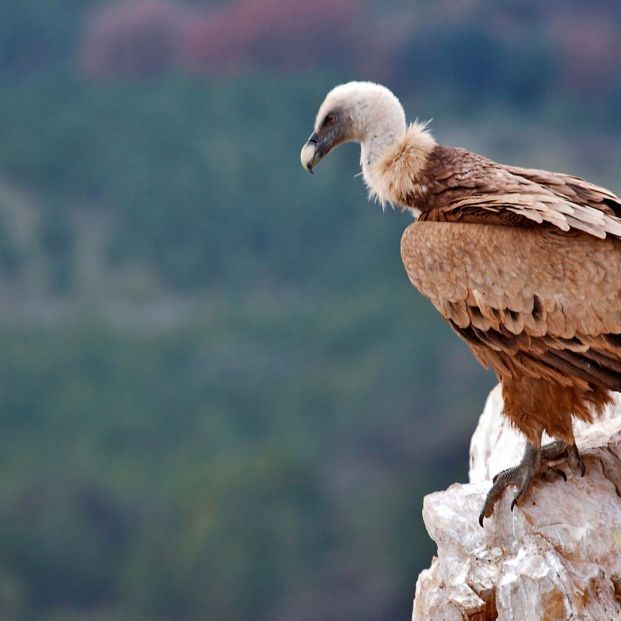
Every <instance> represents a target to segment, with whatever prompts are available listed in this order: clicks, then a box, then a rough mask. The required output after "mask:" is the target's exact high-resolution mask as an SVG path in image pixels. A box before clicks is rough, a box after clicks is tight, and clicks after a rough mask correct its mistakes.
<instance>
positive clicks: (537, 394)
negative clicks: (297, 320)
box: [312, 85, 621, 523]
mask: <svg viewBox="0 0 621 621" xmlns="http://www.w3.org/2000/svg"><path fill="white" fill-rule="evenodd" d="M347 86H349V87H350V88H351V86H350V85H347ZM338 88H341V87H337V89H335V91H336V90H338ZM353 90H356V89H353ZM358 91H359V92H363V93H365V94H364V95H360V96H359V101H358V103H356V104H355V105H352V107H351V109H352V110H354V111H355V110H356V109H357V107H360V108H362V109H365V108H366V107H368V106H365V105H361V104H360V100H362V101H363V102H364V101H365V97H366V99H367V100H368V99H369V98H371V99H372V100H373V101H375V99H374V97H375V96H374V95H370V94H369V92H365V89H364V88H363V87H359V88H358ZM358 91H357V92H358ZM353 99H354V100H355V98H353ZM386 101H389V100H388V99H387V100H386ZM386 105H387V106H389V107H390V106H392V105H393V103H392V100H390V103H387V104H386ZM331 107H332V106H331V95H329V96H328V97H327V98H326V101H325V102H324V104H323V106H322V108H321V109H320V115H319V116H318V126H317V130H316V134H314V135H316V136H318V139H319V140H321V131H322V126H321V115H322V114H324V113H326V111H329V110H330V109H331ZM343 107H344V104H343V101H342V97H341V98H339V107H338V110H339V112H340V111H342V110H343ZM322 111H323V112H322ZM393 112H394V111H393ZM395 115H396V113H395ZM344 116H346V119H351V118H353V119H355V123H354V122H352V121H351V120H346V119H345V120H344V121H343V123H344V124H345V126H346V130H345V134H346V135H347V138H348V139H354V140H356V139H358V140H359V141H360V142H361V143H362V150H363V158H362V164H363V172H364V176H365V180H366V182H367V185H368V186H369V188H370V193H371V195H372V196H374V197H376V198H378V199H379V200H380V201H381V202H382V203H383V202H384V201H389V202H391V203H395V204H398V205H400V206H402V207H404V208H409V209H412V210H413V211H414V212H415V213H417V214H418V216H419V217H418V221H417V222H416V223H414V224H412V225H410V226H409V227H408V228H407V229H406V230H405V232H404V234H403V238H402V240H401V256H402V258H403V263H404V266H405V269H406V271H407V274H408V277H409V279H410V280H411V282H412V284H413V285H414V286H415V287H416V288H417V289H418V290H419V291H420V292H421V293H422V294H423V295H425V296H426V297H427V298H429V300H430V301H431V302H432V304H433V305H434V306H435V307H436V308H437V309H438V311H439V312H440V313H441V314H442V316H443V317H444V318H445V319H446V320H447V321H448V322H449V323H450V325H451V327H452V328H453V329H454V330H455V332H457V334H458V335H459V336H460V337H461V338H462V339H463V340H464V341H465V342H466V343H467V344H468V346H469V347H470V349H471V350H472V351H473V353H474V355H475V356H476V358H477V359H478V360H479V361H480V362H481V363H482V364H483V365H484V366H485V367H489V368H491V369H493V371H494V372H495V373H496V375H497V376H498V379H499V380H500V382H501V383H502V389H503V398H504V415H505V416H507V417H508V418H509V420H510V421H511V423H512V424H513V425H514V426H515V427H516V428H517V429H518V430H519V431H521V432H522V433H523V434H524V436H525V437H526V439H527V451H526V453H525V457H524V460H523V462H522V463H521V464H520V466H519V467H517V468H513V469H510V470H509V471H505V472H504V473H501V476H500V479H499V480H498V481H496V482H495V484H494V486H493V487H492V490H491V492H490V494H489V495H488V499H487V501H486V504H485V507H484V509H483V512H482V515H481V518H480V519H481V523H482V519H483V517H484V516H486V517H488V516H489V515H491V513H492V511H493V506H494V503H495V501H496V500H497V498H498V496H499V495H500V493H501V492H502V490H503V489H504V488H505V487H506V485H508V484H515V485H516V486H517V487H518V493H517V495H516V499H515V500H517V499H518V498H520V497H521V496H522V495H523V494H525V493H526V492H527V491H528V490H529V489H530V486H531V484H532V480H533V478H534V477H535V476H536V475H541V474H543V475H549V474H550V469H549V468H548V466H547V465H546V464H545V463H544V462H545V460H546V459H547V458H548V457H558V456H559V455H560V454H561V453H564V454H565V455H566V457H567V458H568V459H569V461H570V463H574V464H580V465H581V462H580V460H579V457H578V454H577V450H576V449H575V444H574V437H573V432H572V417H574V416H575V417H577V418H580V419H582V420H585V421H588V422H591V421H592V420H593V416H594V415H597V414H599V413H600V412H601V411H602V408H603V407H604V406H605V405H606V404H608V403H609V402H610V396H609V391H612V390H614V391H621V198H619V197H618V196H616V195H615V194H613V193H612V192H610V191H609V190H606V189H604V188H600V187H598V186H596V185H593V184H591V183H589V182H587V181H584V180H583V179H580V178H579V177H573V176H570V175H564V174H560V173H551V172H547V171H543V170H531V169H526V168H519V167H515V166H506V165H503V164H498V163H496V162H493V161H491V160H489V159H487V158H485V157H482V156H480V155H477V154H475V153H471V152H468V151H466V150H463V149H459V148H454V147H447V146H440V145H436V143H435V141H434V140H433V138H432V137H431V136H430V134H429V133H428V132H427V131H426V130H425V128H424V126H421V125H416V124H415V125H411V126H410V127H409V128H407V129H406V128H405V127H404V128H403V129H400V127H399V122H398V121H395V122H394V123H392V125H391V126H390V133H391V135H392V134H396V136H397V137H396V138H394V139H392V140H384V141H383V144H382V148H375V149H374V148H373V141H372V140H370V139H369V138H368V135H369V131H368V130H367V132H366V133H365V132H364V131H360V130H359V132H360V133H359V135H353V137H351V134H355V132H352V129H351V128H352V127H353V126H355V127H358V126H362V127H365V126H364V123H362V122H361V121H360V119H358V118H357V116H356V113H355V112H350V113H349V114H348V115H344ZM395 118H396V116H395ZM372 136H373V139H376V138H377V132H375V133H372ZM365 140H366V142H367V143H370V144H366V143H365ZM341 141H342V140H341ZM380 142H381V141H377V140H376V143H377V144H379V143H380ZM365 145H366V146H365ZM365 149H366V151H365ZM324 151H325V152H328V151H329V148H328V149H326V148H325V146H324ZM365 152H366V153H367V154H369V153H370V154H371V155H369V156H367V157H366V158H365ZM312 163H313V164H314V163H316V162H312ZM543 431H545V432H547V433H548V434H549V435H550V436H552V437H554V438H557V439H558V440H559V441H561V442H562V443H563V444H560V443H557V445H558V446H557V448H558V447H559V446H560V447H561V448H560V449H558V450H557V448H554V449H549V448H548V449H545V450H543V451H542V450H541V435H542V432H543ZM514 502H515V501H514Z"/></svg>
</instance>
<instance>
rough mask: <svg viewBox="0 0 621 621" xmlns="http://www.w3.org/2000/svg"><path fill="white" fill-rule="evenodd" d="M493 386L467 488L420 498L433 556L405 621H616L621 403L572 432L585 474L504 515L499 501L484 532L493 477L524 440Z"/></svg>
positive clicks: (620, 563) (619, 604)
mask: <svg viewBox="0 0 621 621" xmlns="http://www.w3.org/2000/svg"><path fill="white" fill-rule="evenodd" d="M501 409H502V398H501V395H500V390H499V387H497V388H495V389H494V390H493V391H492V392H491V394H490V396H489V398H488V401H487V404H486V406H485V411H484V412H483V414H482V415H481V418H480V420H479V424H478V426H477V429H476V431H475V433H474V435H473V437H472V442H471V447H470V483H469V484H466V485H462V484H455V485H452V486H451V487H449V488H448V489H447V490H446V491H443V492H436V493H433V494H430V495H428V496H426V497H425V500H424V503H423V518H424V521H425V525H426V527H427V530H428V532H429V535H430V536H431V538H432V539H433V540H434V541H435V542H436V544H437V546H438V555H437V557H434V559H433V561H432V563H431V567H430V568H429V569H426V570H424V571H423V572H421V574H420V576H419V578H418V582H417V584H416V595H415V599H414V613H413V617H412V619H413V621H423V620H424V621H430V620H431V621H464V620H472V621H492V620H494V619H498V620H499V621H565V620H568V619H571V620H575V621H583V620H584V621H587V620H588V621H596V620H597V621H600V620H601V621H617V620H621V399H619V398H617V401H616V406H615V407H612V408H610V409H609V410H608V411H607V412H606V414H605V415H604V416H603V417H602V418H601V419H599V420H598V421H597V422H596V423H595V424H593V425H588V426H587V425H584V424H580V423H576V425H575V434H576V442H577V444H578V448H579V449H580V451H581V455H582V457H583V460H584V463H585V465H586V475H585V476H584V478H581V477H580V475H579V473H576V472H573V471H571V470H570V469H568V468H565V471H566V473H567V479H568V480H567V482H563V481H562V480H559V481H556V482H552V483H543V482H542V483H541V484H540V485H537V487H536V488H535V490H534V491H533V493H532V494H531V495H530V496H529V497H528V498H527V499H526V500H525V501H523V502H522V503H521V504H520V506H518V507H516V508H515V509H514V511H513V512H511V511H510V508H509V507H510V503H511V498H512V494H510V493H505V494H504V495H503V498H502V499H501V500H500V501H499V503H498V505H497V506H496V510H495V513H494V516H493V517H492V518H490V519H486V520H485V522H484V528H481V527H480V526H479V523H478V515H479V512H480V510H481V506H482V504H483V500H484V497H485V494H486V493H487V490H488V489H489V487H490V485H491V481H490V479H491V477H492V476H493V474H495V473H496V472H498V471H499V470H502V469H503V468H506V467H509V466H511V465H515V464H516V463H517V462H518V461H519V460H520V458H521V454H522V450H523V446H524V441H523V439H521V438H520V437H519V436H518V435H517V434H516V433H515V432H514V431H513V430H512V429H511V428H510V427H509V426H508V425H507V424H506V423H505V421H504V417H501V416H500V411H501Z"/></svg>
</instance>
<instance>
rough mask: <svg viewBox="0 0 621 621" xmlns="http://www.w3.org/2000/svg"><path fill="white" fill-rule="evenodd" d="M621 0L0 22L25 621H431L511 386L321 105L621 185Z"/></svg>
mask: <svg viewBox="0 0 621 621" xmlns="http://www.w3.org/2000/svg"><path fill="white" fill-rule="evenodd" d="M620 61H621V4H619V3H618V2H617V1H615V0H607V1H603V0H592V1H591V2H589V3H585V2H581V1H578V0H573V1H570V0H564V1H556V0H548V1H547V2H541V1H540V0H523V1H522V2H519V3H517V2H515V3H512V2H502V3H501V2H496V1H495V0H440V1H431V0H430V1H420V2H412V1H405V0H404V1H399V0H392V1H385V0H384V1H379V0H312V1H309V0H233V1H230V2H226V1H223V0H220V1H218V0H203V1H198V0H196V1H193V2H192V1H190V0H184V1H182V0H178V1H174V0H118V1H114V2H105V1H102V0H36V1H34V0H22V1H19V0H13V1H11V0H9V1H8V2H7V1H5V2H3V3H2V4H1V6H0V291H1V295H0V618H1V619H3V620H9V621H12V620H22V619H24V620H26V619H28V620H31V619H43V620H45V621H61V620H62V621H71V620H78V619H79V620H85V621H109V620H113V619H114V620H121V621H123V620H124V621H145V620H159V619H161V620H180V621H184V620H187V621H195V620H208V621H220V620H222V621H242V620H247V619H253V621H267V620H270V621H285V620H287V621H311V620H312V621H337V620H338V621H389V620H390V621H393V620H397V619H407V618H409V615H410V610H411V600H412V596H413V592H414V584H415V581H416V577H417V574H418V572H419V571H420V570H421V569H422V568H423V567H425V566H428V564H429V562H430V560H431V556H432V554H433V552H434V545H433V542H431V541H430V540H429V539H428V537H427V535H426V533H425V530H424V527H423V525H422V520H421V517H420V514H421V507H422V498H423V495H424V494H425V493H427V492H429V491H431V490H434V489H440V488H443V487H445V486H446V485H448V484H449V483H450V482H453V481H465V480H466V478H467V465H468V443H469V438H470V435H471V433H472V431H473V429H474V426H475V423H476V420H477V417H478V415H479V413H480V411H481V409H482V407H483V403H484V398H485V396H486V394H487V391H488V390H489V389H490V388H491V386H492V385H493V384H494V379H493V377H491V376H490V375H489V374H486V373H485V372H484V371H483V370H482V369H480V368H479V367H478V366H477V364H476V363H475V361H474V359H473V358H472V357H471V355H470V354H469V352H468V351H467V349H466V348H465V346H464V345H462V344H461V342H460V341H459V340H458V339H457V337H456V336H455V335H453V334H452V333H451V331H450V329H449V327H448V325H446V324H445V323H444V322H443V321H442V319H441V318H440V317H439V315H437V313H436V312H435V311H434V310H433V309H432V307H431V306H430V304H429V303H427V302H426V301H425V300H424V299H423V298H422V297H421V296H420V295H419V294H418V293H417V292H416V291H415V290H414V289H413V288H412V287H411V286H410V285H409V283H408V281H407V278H406V276H405V273H404V270H403V268H402V266H401V262H400V257H399V239H400V235H401V232H402V230H403V229H404V228H405V226H406V225H407V224H408V223H409V222H410V221H411V219H410V217H409V216H408V215H405V214H402V213H400V212H397V211H391V210H388V211H386V212H385V213H382V211H381V209H380V208H378V207H377V206H376V205H370V204H368V203H367V199H366V194H365V190H364V188H363V185H362V182H361V179H355V178H354V174H355V173H357V172H358V164H357V159H358V150H357V148H355V147H354V146H351V145H349V146H346V147H343V148H341V149H339V150H338V151H337V152H335V153H334V154H333V155H331V157H330V159H329V160H328V161H327V162H323V163H322V164H321V165H320V166H319V168H318V170H317V173H318V174H317V175H315V176H314V177H311V176H310V175H308V174H306V173H304V172H303V171H302V169H301V167H300V165H299V159H298V154H299V149H300V147H301V145H302V143H303V142H304V140H305V139H306V138H307V136H308V135H309V134H310V132H311V128H312V123H313V119H314V114H315V112H316V109H317V107H318V105H319V104H320V103H321V101H322V100H323V97H324V95H325V93H326V92H327V90H329V89H330V88H331V87H332V86H334V85H335V84H337V83H339V82H343V81H348V80H351V79H371V80H376V81H380V82H382V83H385V84H386V85H388V86H389V87H391V88H392V89H393V90H394V91H395V92H396V94H397V95H398V96H399V97H400V98H401V99H402V101H403V102H404V105H405V108H406V110H407V113H408V115H409V116H410V118H414V117H416V116H418V117H419V118H421V119H429V118H433V123H432V128H433V130H434V132H435V135H436V137H437V139H438V140H439V141H441V142H444V143H450V144H456V145H460V146H464V147H467V148H471V149H474V150H477V151H480V152H483V153H484V154H486V155H488V156H491V157H493V158H496V159H499V160H501V161H505V162H510V163H514V164H521V165H527V166H532V167H545V168H549V169H556V170H562V171H566V172H573V173H577V174H581V175H583V176H587V177H589V178H590V179H591V180H593V181H595V182H599V183H601V184H604V185H607V186H609V187H610V188H611V189H613V190H615V191H617V192H619V191H621V179H620V177H619V172H620V171H621V134H620V130H621V71H619V64H620Z"/></svg>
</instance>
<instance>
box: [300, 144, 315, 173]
mask: <svg viewBox="0 0 621 621" xmlns="http://www.w3.org/2000/svg"><path fill="white" fill-rule="evenodd" d="M314 159H315V145H314V144H311V143H308V142H307V143H306V144H305V145H304V146H303V147H302V151H300V162H301V164H302V168H304V170H307V171H308V172H309V173H311V174H313V172H314V171H313V160H314Z"/></svg>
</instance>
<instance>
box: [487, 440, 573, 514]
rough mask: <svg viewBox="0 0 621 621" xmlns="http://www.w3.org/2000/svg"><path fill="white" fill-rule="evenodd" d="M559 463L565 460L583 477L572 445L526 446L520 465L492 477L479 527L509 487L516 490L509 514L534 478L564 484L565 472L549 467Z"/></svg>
mask: <svg viewBox="0 0 621 621" xmlns="http://www.w3.org/2000/svg"><path fill="white" fill-rule="evenodd" d="M560 460H566V461H567V463H568V464H569V466H571V467H572V468H578V469H579V470H580V475H581V476H584V471H585V468H584V463H583V462H582V460H581V459H580V455H579V454H578V448H577V447H576V445H575V444H572V445H569V444H566V443H565V442H561V441H557V442H551V443H550V444H546V445H545V446H543V447H540V448H537V447H535V446H533V445H532V444H529V443H527V444H526V450H525V451H524V456H523V457H522V461H521V462H520V464H519V465H518V466H515V467H513V468H508V469H507V470H503V471H502V472H499V473H498V474H497V475H496V476H495V477H494V480H493V483H492V487H491V489H490V490H489V492H488V493H487V497H486V498H485V503H484V504H483V510H482V511H481V514H480V515H479V524H480V525H481V526H483V519H484V518H486V517H487V518H488V517H490V516H491V515H492V513H493V512H494V506H495V504H496V502H497V501H498V499H499V498H500V496H501V495H502V492H503V491H504V490H505V488H507V487H508V486H509V485H515V487H517V492H516V494H515V496H514V497H513V501H512V502H511V511H513V507H515V505H516V504H517V503H518V502H519V500H520V499H521V498H522V497H523V496H525V495H526V494H527V493H528V492H529V491H530V489H531V488H532V486H533V483H534V482H535V480H536V479H538V478H542V479H545V480H546V481H555V480H556V479H558V478H562V479H563V480H565V481H566V480H567V477H566V476H565V473H564V472H563V471H562V470H561V469H560V468H556V467H554V466H550V464H549V462H558V461H560Z"/></svg>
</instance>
